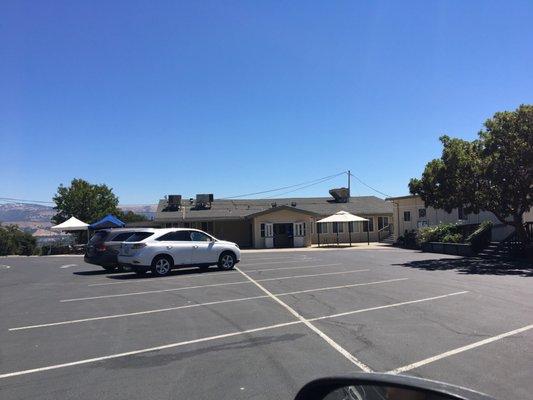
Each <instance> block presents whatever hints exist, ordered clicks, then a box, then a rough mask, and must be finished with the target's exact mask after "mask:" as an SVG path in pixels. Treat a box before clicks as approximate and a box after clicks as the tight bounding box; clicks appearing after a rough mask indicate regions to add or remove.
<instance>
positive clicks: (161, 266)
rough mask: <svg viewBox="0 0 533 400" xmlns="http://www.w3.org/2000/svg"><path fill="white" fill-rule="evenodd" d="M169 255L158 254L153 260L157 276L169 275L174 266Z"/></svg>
mask: <svg viewBox="0 0 533 400" xmlns="http://www.w3.org/2000/svg"><path fill="white" fill-rule="evenodd" d="M172 264H173V262H172V259H171V258H170V257H169V256H157V257H155V258H154V260H153V261H152V273H153V274H154V275H155V276H167V275H168V274H169V273H170V270H171V269H172V267H173V265H172Z"/></svg>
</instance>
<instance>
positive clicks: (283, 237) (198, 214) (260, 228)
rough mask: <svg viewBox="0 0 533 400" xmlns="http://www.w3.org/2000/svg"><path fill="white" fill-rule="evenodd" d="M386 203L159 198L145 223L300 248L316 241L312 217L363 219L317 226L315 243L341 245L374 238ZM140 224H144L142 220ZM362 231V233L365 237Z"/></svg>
mask: <svg viewBox="0 0 533 400" xmlns="http://www.w3.org/2000/svg"><path fill="white" fill-rule="evenodd" d="M392 209H393V207H392V203H391V202H388V201H385V200H383V199H380V198H378V197H375V196H358V197H345V198H339V197H338V196H336V197H313V198H283V199H251V200H243V199H238V200H231V199H220V200H218V199H213V196H212V195H198V196H197V198H196V201H195V200H194V199H190V200H182V199H181V196H178V195H176V196H167V197H166V198H164V199H161V200H160V201H159V204H158V207H157V211H156V214H155V218H154V220H153V221H151V222H150V223H149V224H148V225H150V226H158V227H189V228H197V229H202V230H204V231H206V232H208V233H211V234H212V235H214V236H215V237H217V238H219V239H223V240H230V241H232V242H236V243H237V244H239V246H241V247H243V248H273V247H305V246H310V245H311V244H315V243H317V242H318V235H319V232H317V224H316V221H317V220H319V219H322V218H324V217H327V216H329V215H332V214H334V213H336V212H338V211H341V210H344V211H348V212H350V213H352V214H355V215H358V216H360V217H363V218H367V219H368V220H369V221H368V222H355V223H352V224H350V225H349V226H348V224H335V223H328V224H319V225H318V226H320V227H319V228H318V229H320V242H321V243H323V244H325V243H336V241H337V236H338V240H339V242H342V243H346V242H348V240H349V236H351V239H352V242H366V241H367V237H368V238H369V239H370V241H377V240H378V235H379V233H378V231H380V230H381V234H383V231H384V229H385V228H387V227H388V226H389V224H391V222H392ZM145 225H146V224H145ZM367 233H368V235H367Z"/></svg>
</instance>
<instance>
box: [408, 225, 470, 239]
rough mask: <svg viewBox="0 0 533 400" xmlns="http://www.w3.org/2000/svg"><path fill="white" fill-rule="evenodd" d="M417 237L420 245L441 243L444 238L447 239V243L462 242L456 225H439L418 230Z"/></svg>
mask: <svg viewBox="0 0 533 400" xmlns="http://www.w3.org/2000/svg"><path fill="white" fill-rule="evenodd" d="M418 237H419V241H420V243H427V242H443V241H444V238H446V239H447V241H448V243H460V242H461V240H462V235H461V233H460V232H459V228H458V226H457V225H456V224H439V225H435V226H426V227H424V228H420V230H419V232H418ZM456 240H458V241H456Z"/></svg>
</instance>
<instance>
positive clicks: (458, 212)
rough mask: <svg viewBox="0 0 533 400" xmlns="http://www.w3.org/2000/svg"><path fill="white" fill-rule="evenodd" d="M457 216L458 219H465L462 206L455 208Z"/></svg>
mask: <svg viewBox="0 0 533 400" xmlns="http://www.w3.org/2000/svg"><path fill="white" fill-rule="evenodd" d="M457 218H459V219H460V220H463V219H466V216H465V210H464V209H463V207H459V208H458V209H457Z"/></svg>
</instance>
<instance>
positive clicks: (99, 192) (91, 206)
mask: <svg viewBox="0 0 533 400" xmlns="http://www.w3.org/2000/svg"><path fill="white" fill-rule="evenodd" d="M53 200H54V202H55V203H56V206H55V207H54V209H55V210H56V211H57V214H56V215H55V216H53V217H52V221H53V222H54V223H56V224H60V223H61V222H63V221H65V220H67V219H68V218H70V217H71V216H75V217H76V218H78V219H80V220H82V221H83V222H87V223H89V224H90V223H93V222H96V221H98V220H99V219H100V218H102V217H104V216H106V215H107V214H115V215H118V214H119V210H118V209H117V206H118V197H117V196H115V195H114V194H113V190H112V189H111V188H110V187H108V186H107V185H104V184H102V185H95V184H91V183H89V182H87V181H85V180H83V179H73V180H72V182H71V183H70V186H68V187H65V186H63V184H61V185H59V187H58V188H57V193H56V195H55V196H54V198H53Z"/></svg>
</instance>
